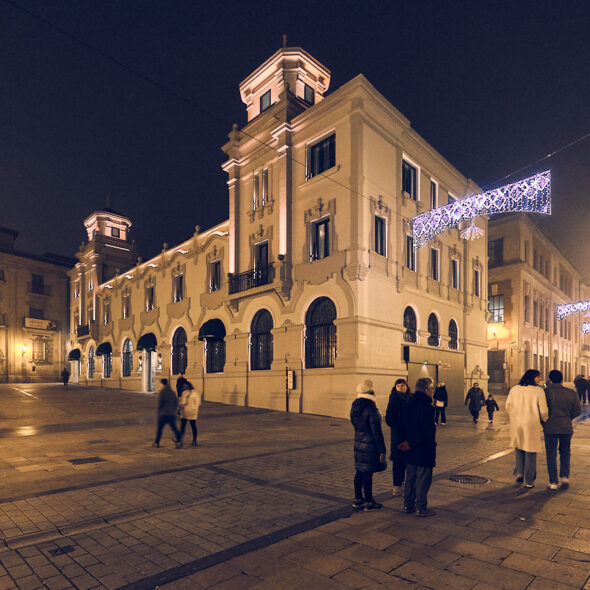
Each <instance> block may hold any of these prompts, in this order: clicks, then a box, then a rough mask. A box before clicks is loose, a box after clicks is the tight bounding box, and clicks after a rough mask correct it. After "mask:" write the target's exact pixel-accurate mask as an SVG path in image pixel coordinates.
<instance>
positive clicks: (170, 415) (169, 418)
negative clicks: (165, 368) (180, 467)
mask: <svg viewBox="0 0 590 590" xmlns="http://www.w3.org/2000/svg"><path fill="white" fill-rule="evenodd" d="M160 383H161V384H162V389H160V392H159V393H158V430H157V432H156V440H154V443H153V444H152V447H159V446H160V440H161V439H162V430H164V426H166V424H168V425H169V426H170V428H172V431H173V432H174V437H175V440H176V448H177V449H180V448H181V447H182V442H181V440H180V432H178V428H176V412H177V409H178V397H177V396H176V394H175V393H174V391H172V389H171V388H170V385H169V383H168V379H161V380H160Z"/></svg>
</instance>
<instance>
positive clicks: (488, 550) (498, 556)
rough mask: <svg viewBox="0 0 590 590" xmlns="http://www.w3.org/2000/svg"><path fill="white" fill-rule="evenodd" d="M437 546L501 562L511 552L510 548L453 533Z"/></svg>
mask: <svg viewBox="0 0 590 590" xmlns="http://www.w3.org/2000/svg"><path fill="white" fill-rule="evenodd" d="M436 547H440V548H441V549H444V550H446V551H451V552H453V553H458V554H460V555H468V556H470V557H475V558H476V559H480V560H481V561H489V562H490V563H500V562H501V561H502V560H503V559H504V558H505V557H507V556H508V555H509V554H510V549H505V548H499V547H493V546H491V545H487V544H485V543H476V542H475V541H468V540H464V539H460V538H459V537H454V536H453V535H449V536H448V537H446V538H445V539H443V540H442V541H441V542H440V543H438V545H436Z"/></svg>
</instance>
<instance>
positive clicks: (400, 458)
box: [385, 379, 412, 496]
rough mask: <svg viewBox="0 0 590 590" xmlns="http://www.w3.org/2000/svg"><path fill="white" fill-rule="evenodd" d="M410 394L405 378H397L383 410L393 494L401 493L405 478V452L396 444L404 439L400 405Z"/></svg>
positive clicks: (404, 402) (407, 399)
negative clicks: (389, 432) (389, 453)
mask: <svg viewBox="0 0 590 590" xmlns="http://www.w3.org/2000/svg"><path fill="white" fill-rule="evenodd" d="M411 395H412V392H411V391H410V388H409V386H408V382H407V381H406V380H405V379H397V380H396V382H395V383H394V384H393V389H392V390H391V394H390V395H389V403H388V404H387V411H386V412H385V422H386V423H387V426H389V428H390V429H391V447H390V451H391V455H390V456H389V458H390V459H391V470H392V472H393V495H394V496H401V495H402V485H403V484H404V479H405V478H406V453H404V452H403V451H400V450H399V449H398V448H397V445H399V443H401V442H402V441H403V440H404V438H403V437H404V435H403V432H402V427H401V425H400V423H399V422H400V420H401V412H402V406H405V405H406V404H407V403H408V402H409V400H410V397H411Z"/></svg>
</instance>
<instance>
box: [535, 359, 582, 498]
mask: <svg viewBox="0 0 590 590" xmlns="http://www.w3.org/2000/svg"><path fill="white" fill-rule="evenodd" d="M549 381H550V382H551V383H550V384H549V385H548V386H547V387H546V388H545V396H546V397H547V407H548V408H549V419H548V420H547V422H544V423H543V431H544V433H545V452H546V455H547V471H548V472H549V485H548V486H547V487H548V488H549V489H550V490H556V489H557V444H558V443H559V477H560V479H561V487H562V488H568V487H569V476H570V454H571V453H570V445H571V440H572V434H573V433H574V429H573V428H572V420H573V419H574V418H575V417H576V416H579V415H580V414H581V413H582V406H581V405H580V399H579V397H578V395H577V394H576V392H575V391H574V390H573V389H569V388H568V387H564V386H563V375H562V373H561V371H557V370H554V371H549Z"/></svg>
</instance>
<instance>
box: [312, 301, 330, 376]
mask: <svg viewBox="0 0 590 590" xmlns="http://www.w3.org/2000/svg"><path fill="white" fill-rule="evenodd" d="M335 319H336V306H335V305H334V303H332V301H331V300H330V299H328V298H327V297H320V298H319V299H316V300H315V301H314V302H313V303H312V304H311V306H310V307H309V309H308V310H307V315H306V317H305V366H306V368H308V369H318V368H320V367H333V366H334V359H335V358H336V326H335V325H334V320H335Z"/></svg>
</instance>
